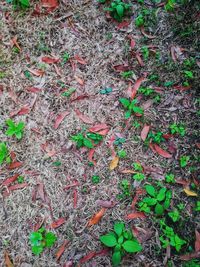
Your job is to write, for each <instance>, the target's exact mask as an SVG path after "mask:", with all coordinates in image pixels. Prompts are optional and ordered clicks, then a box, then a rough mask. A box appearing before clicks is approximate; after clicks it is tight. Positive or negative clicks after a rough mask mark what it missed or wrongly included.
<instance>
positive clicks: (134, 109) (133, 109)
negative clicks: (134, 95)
mask: <svg viewBox="0 0 200 267" xmlns="http://www.w3.org/2000/svg"><path fill="white" fill-rule="evenodd" d="M119 101H120V103H121V104H122V105H123V107H124V108H125V109H127V110H128V111H126V112H125V115H124V116H125V119H129V118H130V117H131V114H132V113H136V114H140V115H142V114H143V113H144V110H143V109H142V108H141V107H138V106H136V104H137V102H138V100H137V99H133V100H132V101H131V102H130V101H129V100H128V99H127V98H120V99H119Z"/></svg>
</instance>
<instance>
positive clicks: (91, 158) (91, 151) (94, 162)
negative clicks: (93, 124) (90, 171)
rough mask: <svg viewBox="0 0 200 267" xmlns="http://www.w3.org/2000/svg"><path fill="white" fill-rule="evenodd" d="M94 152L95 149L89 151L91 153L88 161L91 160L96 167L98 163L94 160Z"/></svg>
mask: <svg viewBox="0 0 200 267" xmlns="http://www.w3.org/2000/svg"><path fill="white" fill-rule="evenodd" d="M94 152H95V149H94V148H92V149H90V150H89V153H88V160H89V161H90V162H93V164H94V165H95V166H96V165H97V163H96V161H95V160H94V159H93V156H94Z"/></svg>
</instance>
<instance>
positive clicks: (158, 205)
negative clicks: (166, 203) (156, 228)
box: [155, 203, 164, 215]
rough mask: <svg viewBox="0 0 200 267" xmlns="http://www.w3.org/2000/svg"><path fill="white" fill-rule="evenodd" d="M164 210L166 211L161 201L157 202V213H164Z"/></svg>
mask: <svg viewBox="0 0 200 267" xmlns="http://www.w3.org/2000/svg"><path fill="white" fill-rule="evenodd" d="M163 212H164V208H163V206H162V205H160V204H159V203H157V204H156V206H155V213H156V214H157V215H162V214H163Z"/></svg>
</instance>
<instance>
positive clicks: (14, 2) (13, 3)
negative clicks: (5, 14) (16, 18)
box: [9, 0, 30, 9]
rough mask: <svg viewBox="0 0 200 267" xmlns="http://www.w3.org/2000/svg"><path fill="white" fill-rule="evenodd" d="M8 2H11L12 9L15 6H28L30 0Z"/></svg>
mask: <svg viewBox="0 0 200 267" xmlns="http://www.w3.org/2000/svg"><path fill="white" fill-rule="evenodd" d="M9 2H10V3H12V5H13V7H14V9H16V8H22V9H24V8H28V7H30V1H29V0H11V1H9Z"/></svg>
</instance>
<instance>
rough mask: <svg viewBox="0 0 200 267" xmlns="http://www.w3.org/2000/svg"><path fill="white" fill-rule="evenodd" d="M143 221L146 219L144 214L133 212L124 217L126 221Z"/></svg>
mask: <svg viewBox="0 0 200 267" xmlns="http://www.w3.org/2000/svg"><path fill="white" fill-rule="evenodd" d="M138 218H141V219H144V218H146V215H145V214H144V212H134V213H130V214H128V215H126V217H125V219H127V220H133V219H138Z"/></svg>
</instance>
